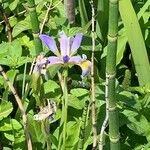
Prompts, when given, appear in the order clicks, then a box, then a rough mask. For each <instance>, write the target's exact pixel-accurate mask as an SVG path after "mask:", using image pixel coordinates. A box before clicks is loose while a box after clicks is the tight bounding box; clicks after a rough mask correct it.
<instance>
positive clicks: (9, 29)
mask: <svg viewBox="0 0 150 150" xmlns="http://www.w3.org/2000/svg"><path fill="white" fill-rule="evenodd" d="M0 13H1V14H2V17H3V18H4V22H5V24H6V27H7V35H8V42H12V39H13V36H12V28H11V25H10V23H9V19H8V17H7V15H6V13H5V11H4V9H3V6H2V3H0Z"/></svg>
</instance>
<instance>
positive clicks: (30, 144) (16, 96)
mask: <svg viewBox="0 0 150 150" xmlns="http://www.w3.org/2000/svg"><path fill="white" fill-rule="evenodd" d="M0 73H1V74H2V76H3V78H4V79H5V81H6V82H7V84H8V86H9V89H10V90H11V92H12V93H13V95H14V97H15V100H16V102H17V104H18V107H19V109H20V111H21V115H22V121H23V127H24V132H25V136H26V140H27V147H28V150H32V142H31V137H30V133H29V128H28V122H27V116H26V112H25V109H24V106H23V104H22V101H21V99H20V97H19V96H18V94H17V92H16V90H15V88H14V87H13V85H12V84H11V82H10V81H9V79H8V77H7V75H6V73H5V72H4V71H3V68H2V66H0Z"/></svg>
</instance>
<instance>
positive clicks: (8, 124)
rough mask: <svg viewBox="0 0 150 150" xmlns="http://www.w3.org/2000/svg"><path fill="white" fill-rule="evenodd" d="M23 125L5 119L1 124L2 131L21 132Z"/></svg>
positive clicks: (13, 120)
mask: <svg viewBox="0 0 150 150" xmlns="http://www.w3.org/2000/svg"><path fill="white" fill-rule="evenodd" d="M20 129H22V125H21V124H20V123H19V122H18V121H17V120H15V119H4V120H3V121H1V122H0V131H11V130H20Z"/></svg>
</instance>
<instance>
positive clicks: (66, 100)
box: [62, 69, 68, 149]
mask: <svg viewBox="0 0 150 150" xmlns="http://www.w3.org/2000/svg"><path fill="white" fill-rule="evenodd" d="M67 77H68V69H65V70H64V87H62V88H63V97H64V108H63V109H64V110H63V114H64V125H63V146H62V147H63V149H65V143H66V128H67V111H68V88H67Z"/></svg>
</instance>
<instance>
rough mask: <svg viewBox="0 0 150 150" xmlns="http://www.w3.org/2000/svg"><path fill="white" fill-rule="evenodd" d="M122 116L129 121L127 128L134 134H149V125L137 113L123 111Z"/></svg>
mask: <svg viewBox="0 0 150 150" xmlns="http://www.w3.org/2000/svg"><path fill="white" fill-rule="evenodd" d="M123 114H124V115H125V116H126V117H127V119H128V120H129V123H128V124H127V126H128V127H129V128H130V129H131V130H133V131H134V132H135V133H136V134H139V135H143V136H146V135H147V133H149V132H150V128H149V126H150V123H149V122H148V120H147V119H146V118H145V117H144V116H143V115H140V114H138V113H137V112H134V111H131V110H124V111H123ZM143 125H144V126H143Z"/></svg>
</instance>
